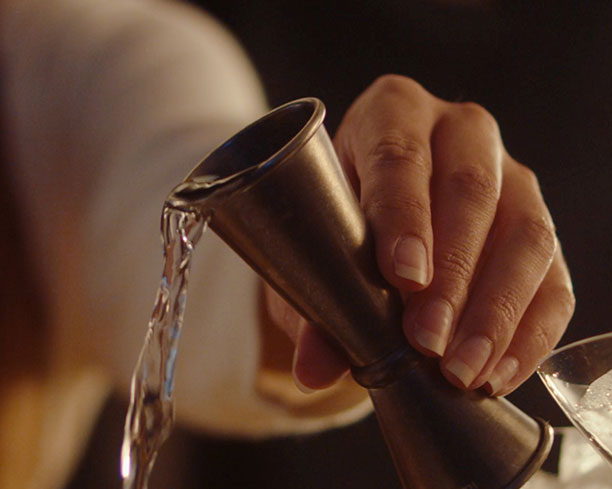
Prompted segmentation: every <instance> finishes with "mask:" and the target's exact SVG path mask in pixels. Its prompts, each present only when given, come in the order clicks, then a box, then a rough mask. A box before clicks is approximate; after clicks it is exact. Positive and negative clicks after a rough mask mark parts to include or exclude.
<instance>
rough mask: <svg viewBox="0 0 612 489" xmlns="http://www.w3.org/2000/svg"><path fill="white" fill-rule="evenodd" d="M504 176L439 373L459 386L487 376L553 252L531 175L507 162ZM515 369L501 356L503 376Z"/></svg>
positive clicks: (546, 219) (547, 220)
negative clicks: (485, 244)
mask: <svg viewBox="0 0 612 489" xmlns="http://www.w3.org/2000/svg"><path fill="white" fill-rule="evenodd" d="M503 179H504V180H503V187H502V191H501V196H500V200H499V204H498V208H497V214H496V218H495V222H494V231H493V235H492V237H491V245H490V247H489V248H488V251H487V253H485V256H483V257H481V265H479V270H478V272H477V276H476V277H475V279H474V281H473V284H472V285H471V287H470V289H471V290H470V296H469V300H468V301H467V303H466V305H465V308H464V310H463V312H462V315H461V317H460V319H459V322H458V324H457V327H456V331H455V333H454V336H453V338H452V340H451V342H450V343H449V345H448V348H447V351H446V353H445V355H444V358H443V360H442V371H443V373H444V375H445V376H446V377H447V378H448V379H449V380H450V381H451V382H452V383H454V384H455V385H457V386H460V387H464V388H476V387H480V386H482V385H483V384H484V383H485V382H486V381H487V380H488V379H489V377H490V375H491V373H492V371H493V368H494V367H495V366H497V365H498V363H499V362H500V359H501V358H502V355H503V354H504V352H506V350H507V349H508V346H509V345H510V343H511V341H512V340H513V337H514V336H515V333H516V332H517V328H518V325H519V322H520V321H521V318H522V317H523V315H524V313H525V311H526V310H527V307H528V306H529V304H530V303H531V302H532V300H533V299H534V296H535V295H536V293H537V291H538V289H539V288H540V285H541V284H542V282H543V280H544V277H545V276H546V275H547V273H548V271H549V268H550V266H551V263H552V260H553V257H554V255H555V250H556V237H555V232H554V227H553V224H552V220H551V218H550V215H549V213H548V210H547V208H546V206H545V204H544V202H543V199H542V197H541V194H540V192H539V187H538V185H537V182H536V180H535V178H534V177H533V174H532V173H531V172H530V171H529V170H527V169H526V168H525V167H523V166H522V165H519V164H518V163H516V162H513V161H511V160H508V161H506V163H505V165H504V176H503ZM521 334H522V333H521ZM518 367H519V366H518V364H517V363H516V362H514V361H513V360H512V358H510V357H506V359H505V361H504V362H503V363H502V364H501V365H500V366H499V369H500V372H501V371H502V369H504V368H505V369H506V370H505V372H506V373H504V374H503V375H504V376H506V377H507V376H509V373H508V372H510V373H511V372H512V371H513V370H516V369H517V368H518ZM500 375H501V374H500Z"/></svg>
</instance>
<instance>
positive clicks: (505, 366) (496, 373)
mask: <svg viewBox="0 0 612 489" xmlns="http://www.w3.org/2000/svg"><path fill="white" fill-rule="evenodd" d="M518 370H519V361H518V359H517V358H516V357H514V356H512V355H509V356H507V357H504V358H502V359H501V360H500V361H499V363H498V364H497V366H496V367H495V369H494V370H493V373H492V374H491V376H490V377H489V380H488V381H487V383H486V384H485V389H486V391H487V392H488V393H489V394H491V395H494V394H496V393H497V392H499V391H500V390H501V389H502V387H504V386H505V385H506V384H508V382H510V381H511V380H512V378H513V377H514V376H515V375H516V374H517V372H518Z"/></svg>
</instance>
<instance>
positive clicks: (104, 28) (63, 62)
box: [0, 0, 370, 437]
mask: <svg viewBox="0 0 612 489" xmlns="http://www.w3.org/2000/svg"><path fill="white" fill-rule="evenodd" d="M1 22H2V25H1V26H0V27H1V34H0V36H1V37H0V49H1V56H2V70H3V76H4V80H3V82H4V86H3V91H4V109H5V114H4V115H5V124H6V127H5V129H6V131H7V134H8V138H7V139H8V142H9V145H10V146H9V150H10V155H11V157H12V162H11V164H12V170H13V176H14V184H15V185H16V186H17V188H18V189H19V190H20V192H21V195H23V199H22V209H21V210H22V213H23V218H24V220H25V222H27V223H28V229H29V239H30V243H31V250H29V251H30V253H31V254H32V255H33V256H35V257H36V258H37V259H38V266H39V271H40V276H41V280H42V281H43V282H44V284H45V290H47V291H49V297H48V298H47V299H48V301H49V303H50V306H51V309H52V312H55V316H56V324H55V325H54V326H55V328H56V331H55V333H56V335H55V343H54V345H53V347H54V351H55V353H56V357H57V358H56V360H57V362H58V363H59V364H62V363H63V364H66V365H68V366H70V365H73V364H83V363H94V364H95V365H97V366H100V365H101V366H103V367H104V369H105V370H106V371H107V372H110V373H112V375H113V378H114V381H115V382H116V383H117V384H118V385H119V386H120V387H121V389H122V390H123V391H124V392H126V391H127V389H128V385H129V380H130V377H131V372H132V369H133V367H134V365H135V362H136V359H137V356H138V352H139V350H140V347H141V345H142V341H143V339H144V334H145V329H146V324H147V321H148V318H149V314H150V312H151V307H152V304H153V299H154V292H155V289H156V287H157V283H158V281H159V278H160V274H161V263H162V262H161V246H160V241H159V219H160V213H161V205H162V202H163V200H164V198H165V196H166V194H167V193H168V192H169V191H170V190H171V188H172V187H173V186H174V185H175V184H177V183H178V182H179V181H180V180H181V178H182V177H183V176H184V175H185V174H186V173H187V172H188V170H189V169H190V168H191V167H192V166H194V164H196V163H197V162H198V161H199V160H200V159H201V157H202V156H204V155H205V154H206V153H207V152H208V151H210V150H211V149H212V148H214V147H215V146H216V145H217V144H218V143H220V142H222V141H223V140H224V139H225V138H226V137H228V136H229V135H231V134H232V133H234V132H235V131H236V130H237V129H239V128H241V127H243V126H244V125H245V124H247V123H248V122H250V121H252V120H254V119H255V118H256V117H257V116H259V115H261V114H262V113H263V112H264V110H265V102H264V97H263V95H262V91H261V87H260V85H259V83H258V81H257V78H256V75H255V73H254V71H253V69H252V67H251V66H250V65H249V63H248V61H247V60H246V58H245V56H244V54H243V53H242V51H241V50H240V49H239V47H238V46H237V44H236V43H235V41H234V40H233V39H232V38H231V36H229V35H228V33H227V32H225V31H224V30H223V29H222V28H221V27H219V25H218V24H216V23H215V22H214V21H212V20H211V19H210V18H209V17H207V16H206V15H204V14H202V13H200V12H195V11H194V10H192V9H191V8H188V7H186V6H184V5H180V4H177V3H170V2H162V1H158V0H155V1H154V0H151V1H144V0H100V1H97V0H7V1H5V3H4V10H3V13H2V16H1ZM66 243H68V244H66ZM72 261H74V263H76V264H77V266H76V267H73V266H72V265H71V262H72ZM72 268H78V270H76V271H74V270H72ZM256 281H257V279H256V278H255V276H254V274H253V273H252V272H251V271H250V270H248V269H247V267H246V266H245V265H244V264H243V263H242V262H241V261H240V260H239V259H238V258H237V257H236V256H235V255H234V254H233V253H232V252H230V251H229V249H228V248H227V247H226V246H225V245H224V244H222V243H221V242H220V240H219V239H218V238H216V237H215V236H213V235H212V233H207V234H206V235H205V236H203V238H202V240H201V241H200V244H199V246H198V248H197V250H196V253H195V258H194V266H193V273H192V276H191V286H190V292H189V299H188V305H187V313H186V318H185V325H184V329H183V337H182V339H181V344H180V347H179V359H178V365H177V383H176V390H175V392H176V399H177V416H178V418H179V419H181V418H182V419H183V420H186V421H187V422H188V423H190V424H192V425H194V426H197V427H200V428H203V429H206V430H209V431H214V432H218V433H224V434H231V435H240V436H252V437H258V436H264V435H273V434H285V433H288V432H307V431H313V430H318V429H323V428H325V427H328V426H330V425H336V424H339V423H346V422H349V421H353V420H355V419H357V418H359V417H361V416H363V415H364V414H365V413H367V412H368V411H369V410H370V406H369V404H368V402H367V401H365V402H360V403H358V404H357V405H356V406H353V408H351V409H348V410H345V411H344V412H343V413H340V414H338V413H337V412H335V413H333V414H332V415H330V416H321V415H317V416H311V417H308V416H299V417H296V416H295V415H294V414H293V413H292V412H291V411H290V410H287V409H284V408H283V406H282V405H279V404H278V403H274V402H270V401H269V400H264V399H263V398H262V397H260V396H258V395H257V393H256V391H255V387H254V384H255V375H256V371H257V367H258V360H259V359H258V355H259V338H258V331H257V323H256V318H257V315H256V307H257V297H256ZM75 302H79V303H82V304H81V306H80V307H81V308H82V307H83V305H85V308H84V309H82V310H80V312H77V313H74V315H73V316H71V317H69V318H68V319H66V315H65V313H64V312H63V311H65V310H66V309H70V307H69V306H70V304H71V303H75ZM77 309H79V307H77ZM75 317H76V318H78V320H74V318H75ZM69 368H70V367H69Z"/></svg>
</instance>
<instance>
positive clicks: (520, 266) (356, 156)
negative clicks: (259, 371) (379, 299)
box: [264, 75, 575, 395]
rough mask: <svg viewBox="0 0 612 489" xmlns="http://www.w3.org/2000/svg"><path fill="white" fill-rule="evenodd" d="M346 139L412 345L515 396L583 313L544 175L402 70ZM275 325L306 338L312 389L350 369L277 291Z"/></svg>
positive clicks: (358, 108)
mask: <svg viewBox="0 0 612 489" xmlns="http://www.w3.org/2000/svg"><path fill="white" fill-rule="evenodd" d="M334 146H335V148H336V151H337V153H338V156H339V158H340V162H341V164H342V166H343V168H344V170H345V172H346V175H347V177H348V179H349V181H350V182H351V184H352V185H353V187H354V189H355V191H356V193H357V196H358V198H359V200H360V203H361V206H362V208H363V210H364V213H365V216H366V219H367V222H368V224H369V226H370V227H371V230H372V232H373V234H374V240H375V246H376V256H377V261H378V265H379V268H380V270H381V272H382V274H383V276H384V277H385V279H386V280H387V281H388V282H389V283H391V284H392V285H393V286H395V287H397V289H398V290H399V291H400V293H401V294H402V297H403V298H404V303H405V311H404V315H403V324H402V327H403V330H404V333H405V335H406V337H407V338H408V340H409V342H410V344H411V345H412V346H413V347H414V348H415V349H417V350H418V351H420V352H421V353H423V354H424V355H428V356H436V357H440V369H441V371H442V374H443V375H444V376H445V377H446V378H447V379H448V381H449V382H451V383H452V384H453V385H455V386H457V387H459V388H462V389H476V388H479V387H484V389H485V390H486V391H487V392H488V393H489V394H491V395H505V394H508V393H509V392H511V391H512V390H514V389H515V388H516V387H517V386H519V385H520V384H521V383H522V382H523V381H524V380H526V379H527V378H528V377H529V376H530V375H531V374H532V373H533V371H534V370H535V368H536V367H537V365H538V363H539V362H540V361H541V359H542V358H543V357H544V356H545V355H546V354H548V353H549V352H550V351H551V350H552V348H553V347H554V346H555V344H556V343H557V342H558V341H559V339H560V338H561V336H562V334H563V332H564V331H565V329H566V327H567V325H568V323H569V320H570V318H571V316H572V314H573V311H574V303H575V299H574V295H573V292H572V284H571V279H570V275H569V271H568V269H567V266H566V264H565V261H564V259H563V255H562V252H561V248H560V246H559V243H558V240H557V238H556V234H555V228H554V225H553V222H552V219H551V216H550V214H549V212H548V209H547V207H546V205H545V203H544V200H543V198H542V195H541V193H540V189H539V185H538V182H537V179H536V177H535V175H534V173H533V172H532V171H531V170H529V169H528V168H526V167H525V166H524V165H522V164H520V163H518V162H516V161H515V160H513V159H512V158H511V157H510V156H509V155H508V153H507V152H506V150H505V148H504V146H503V143H502V139H501V135H500V132H499V128H498V125H497V123H496V121H495V119H494V118H493V117H492V116H491V115H490V114H489V113H488V112H487V111H486V110H485V109H483V108H482V107H481V106H479V105H476V104H474V103H451V102H446V101H444V100H441V99H438V98H436V97H435V96H433V95H431V94H430V93H428V92H427V91H426V90H425V89H424V88H423V87H421V86H420V85H419V84H418V83H417V82H415V81H413V80H411V79H408V78H404V77H401V76H396V75H386V76H383V77H381V78H379V79H378V80H376V81H375V82H374V83H373V84H372V85H371V86H370V87H369V88H368V89H367V90H366V91H365V92H363V93H362V94H361V95H360V96H359V97H358V98H357V100H356V101H355V102H354V103H353V105H352V106H351V107H350V108H349V110H348V111H347V113H346V114H345V116H344V119H343V121H342V123H341V125H340V127H339V129H338V132H337V134H336V136H335V138H334ZM264 297H265V303H266V306H267V308H268V312H269V315H270V317H271V318H272V320H273V322H275V323H276V324H277V325H278V326H279V327H281V329H283V330H284V331H285V332H286V333H287V334H288V335H289V336H290V338H291V339H292V340H293V342H294V343H295V345H296V349H295V352H294V358H293V375H294V379H295V380H296V384H297V385H298V387H300V388H301V389H302V390H305V391H309V390H311V389H320V388H324V387H327V386H329V385H331V384H333V383H334V382H335V381H336V380H338V379H339V378H341V377H342V376H344V375H345V374H346V373H347V372H348V367H349V365H348V362H347V360H346V359H345V358H344V356H343V355H342V354H341V353H340V352H338V351H337V350H336V349H334V348H333V347H332V346H331V345H329V344H328V343H327V342H326V341H325V339H323V337H322V336H320V335H319V334H318V333H317V331H316V330H315V329H314V328H313V327H311V326H310V325H309V324H308V322H307V321H306V320H305V319H304V318H302V317H301V316H300V315H299V314H298V313H297V312H296V311H295V310H294V309H292V308H291V307H290V306H289V305H287V303H286V302H284V300H283V299H282V298H280V297H279V296H278V295H277V294H276V293H275V292H274V291H272V290H271V289H270V288H268V287H266V288H265V295H264Z"/></svg>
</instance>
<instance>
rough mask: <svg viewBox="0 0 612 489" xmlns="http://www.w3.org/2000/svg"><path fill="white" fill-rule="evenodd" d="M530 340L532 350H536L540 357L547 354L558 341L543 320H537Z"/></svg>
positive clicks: (537, 355) (536, 354)
mask: <svg viewBox="0 0 612 489" xmlns="http://www.w3.org/2000/svg"><path fill="white" fill-rule="evenodd" d="M529 341H530V342H531V348H530V350H532V351H534V353H535V356H536V357H537V358H538V359H539V358H542V357H543V356H545V355H547V354H548V352H550V351H551V350H552V349H553V348H554V346H555V343H556V340H555V339H554V338H553V337H552V335H551V332H550V329H549V328H547V327H546V326H545V325H544V323H542V322H537V323H535V324H534V325H533V330H532V331H531V334H530V336H529Z"/></svg>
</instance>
